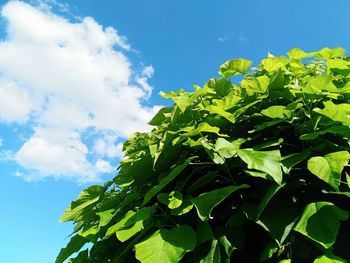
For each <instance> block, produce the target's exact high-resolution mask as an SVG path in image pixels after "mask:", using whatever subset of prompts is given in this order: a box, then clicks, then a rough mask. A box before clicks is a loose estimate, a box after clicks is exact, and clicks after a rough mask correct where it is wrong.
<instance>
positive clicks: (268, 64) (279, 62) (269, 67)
mask: <svg viewBox="0 0 350 263" xmlns="http://www.w3.org/2000/svg"><path fill="white" fill-rule="evenodd" d="M288 62H289V61H288V59H287V58H286V57H284V56H281V57H273V56H272V57H271V56H270V57H267V58H264V59H263V60H262V61H261V64H260V66H259V68H261V69H263V70H266V71H267V72H275V71H277V70H279V69H282V68H284V67H285V65H286V64H287V63H288Z"/></svg>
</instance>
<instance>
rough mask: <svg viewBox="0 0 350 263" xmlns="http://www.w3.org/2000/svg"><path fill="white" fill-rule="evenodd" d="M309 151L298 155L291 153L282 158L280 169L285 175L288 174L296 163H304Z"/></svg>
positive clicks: (306, 150)
mask: <svg viewBox="0 0 350 263" xmlns="http://www.w3.org/2000/svg"><path fill="white" fill-rule="evenodd" d="M310 154H311V151H310V150H309V149H305V150H303V151H302V152H300V153H292V154H289V155H287V156H283V158H282V169H283V171H284V172H285V173H286V174H289V173H290V171H291V170H292V168H293V167H294V166H295V165H297V164H298V163H300V162H302V161H304V160H305V159H306V158H307V157H309V156H310Z"/></svg>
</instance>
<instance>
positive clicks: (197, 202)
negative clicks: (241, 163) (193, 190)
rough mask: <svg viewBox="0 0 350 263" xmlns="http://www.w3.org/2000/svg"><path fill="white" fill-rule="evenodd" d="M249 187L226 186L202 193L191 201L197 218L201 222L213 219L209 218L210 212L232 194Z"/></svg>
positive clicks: (244, 185)
mask: <svg viewBox="0 0 350 263" xmlns="http://www.w3.org/2000/svg"><path fill="white" fill-rule="evenodd" d="M248 187H249V185H246V184H242V185H239V186H235V185H232V186H227V187H224V188H220V189H216V190H213V191H210V192H207V193H203V194H201V195H199V196H198V197H195V198H193V199H192V203H193V204H194V206H195V207H196V209H197V212H198V216H199V218H200V219H201V220H202V221H205V220H208V219H209V218H213V217H212V216H211V212H212V210H213V209H214V208H215V207H216V206H217V205H218V204H220V203H221V202H222V201H223V200H225V198H227V197H228V196H229V195H230V194H232V193H233V192H235V191H237V190H239V189H243V188H248Z"/></svg>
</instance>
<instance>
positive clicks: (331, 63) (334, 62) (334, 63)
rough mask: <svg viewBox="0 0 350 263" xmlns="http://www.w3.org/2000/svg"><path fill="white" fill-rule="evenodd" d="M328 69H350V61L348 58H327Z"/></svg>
mask: <svg viewBox="0 0 350 263" xmlns="http://www.w3.org/2000/svg"><path fill="white" fill-rule="evenodd" d="M326 64H327V69H341V70H343V69H349V67H350V63H349V62H348V61H346V60H343V59H339V58H334V59H328V60H327V63H326Z"/></svg>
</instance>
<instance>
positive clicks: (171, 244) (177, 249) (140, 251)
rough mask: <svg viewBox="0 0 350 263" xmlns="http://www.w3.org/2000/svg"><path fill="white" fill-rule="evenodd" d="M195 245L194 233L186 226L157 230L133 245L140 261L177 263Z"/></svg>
mask: <svg viewBox="0 0 350 263" xmlns="http://www.w3.org/2000/svg"><path fill="white" fill-rule="evenodd" d="M195 245H196V234H195V232H194V230H193V229H192V228H191V227H189V226H187V225H183V226H178V227H175V228H172V229H170V230H165V229H163V230H158V231H156V232H155V233H154V234H153V235H152V236H150V237H149V238H147V239H146V240H144V241H142V242H141V243H138V244H136V245H135V253H136V258H137V259H138V260H139V261H141V262H142V263H155V262H162V263H178V262H180V260H181V258H182V257H183V256H184V255H185V253H186V252H187V251H190V250H192V249H193V248H194V247H195Z"/></svg>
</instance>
